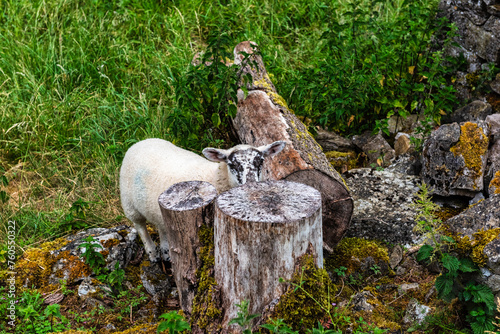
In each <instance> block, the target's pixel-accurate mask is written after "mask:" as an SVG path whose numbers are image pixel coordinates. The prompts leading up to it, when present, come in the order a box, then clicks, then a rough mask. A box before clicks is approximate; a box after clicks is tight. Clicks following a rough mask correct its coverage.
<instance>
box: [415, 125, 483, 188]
mask: <svg viewBox="0 0 500 334" xmlns="http://www.w3.org/2000/svg"><path fill="white" fill-rule="evenodd" d="M488 134H489V130H488V126H487V124H486V123H485V122H483V121H478V122H466V123H463V124H462V125H460V126H459V125H458V124H457V123H452V124H445V125H442V126H440V127H439V129H437V130H435V131H433V132H432V133H431V136H430V138H429V139H428V140H426V142H425V144H424V149H423V155H422V158H423V163H422V178H423V180H424V182H425V183H426V184H428V185H430V186H431V188H432V193H433V194H436V195H442V196H451V195H460V196H468V197H474V196H476V194H477V193H478V192H480V191H482V190H483V176H484V173H485V167H486V161H487V152H488V143H489V139H488Z"/></svg>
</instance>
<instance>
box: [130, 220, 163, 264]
mask: <svg viewBox="0 0 500 334" xmlns="http://www.w3.org/2000/svg"><path fill="white" fill-rule="evenodd" d="M133 222H134V225H135V229H136V230H137V233H139V235H140V236H141V240H142V242H143V244H144V249H145V250H146V253H147V254H148V256H149V260H150V261H151V262H158V261H159V260H160V258H159V256H158V252H157V251H156V245H155V243H154V242H153V240H152V239H151V236H150V235H149V232H148V230H147V228H146V219H145V218H144V217H141V218H136V219H134V220H133Z"/></svg>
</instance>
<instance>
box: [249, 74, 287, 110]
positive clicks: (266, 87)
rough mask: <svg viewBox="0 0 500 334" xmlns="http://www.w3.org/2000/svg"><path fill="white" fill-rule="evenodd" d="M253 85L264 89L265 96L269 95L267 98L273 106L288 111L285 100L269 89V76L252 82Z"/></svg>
mask: <svg viewBox="0 0 500 334" xmlns="http://www.w3.org/2000/svg"><path fill="white" fill-rule="evenodd" d="M253 84H254V86H257V87H262V88H264V90H265V92H266V93H267V95H269V97H270V98H271V100H273V102H274V103H275V104H277V105H279V106H282V107H285V108H287V109H288V104H287V103H286V101H285V99H284V98H283V97H282V96H281V95H279V94H277V93H276V92H275V91H274V90H273V89H272V88H271V79H270V78H269V76H268V75H267V74H266V75H264V77H262V79H260V80H256V81H254V83H253Z"/></svg>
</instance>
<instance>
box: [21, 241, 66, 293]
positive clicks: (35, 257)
mask: <svg viewBox="0 0 500 334" xmlns="http://www.w3.org/2000/svg"><path fill="white" fill-rule="evenodd" d="M67 243H68V241H67V240H66V239H63V238H59V239H56V240H54V241H49V242H46V243H43V244H41V245H40V246H39V247H34V248H29V249H27V250H26V251H25V252H24V254H23V255H22V257H21V258H20V259H19V260H18V261H17V263H16V271H17V272H18V273H19V274H18V275H17V277H16V279H18V282H19V283H20V285H21V286H26V287H28V288H31V287H32V286H34V287H35V288H49V283H48V277H49V276H50V274H51V273H52V266H53V265H54V263H56V261H57V260H58V258H57V257H56V256H54V255H53V254H51V251H54V250H56V249H58V248H61V247H62V246H64V245H66V244H67Z"/></svg>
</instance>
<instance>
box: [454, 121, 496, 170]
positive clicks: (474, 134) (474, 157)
mask: <svg viewBox="0 0 500 334" xmlns="http://www.w3.org/2000/svg"><path fill="white" fill-rule="evenodd" d="M460 128H461V134H460V140H459V141H458V143H457V144H456V145H455V146H453V147H452V148H450V151H451V152H453V154H454V155H455V156H458V155H460V156H462V157H463V159H464V162H465V167H466V168H467V169H468V170H470V171H471V173H472V174H473V175H472V177H473V178H474V179H476V178H478V177H480V176H481V175H482V169H483V159H482V157H483V156H484V155H485V154H486V152H487V151H488V137H487V136H486V135H485V134H484V132H483V130H482V129H481V128H480V127H479V126H478V125H477V124H475V123H471V122H466V123H465V124H464V125H462V126H461V127H460Z"/></svg>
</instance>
